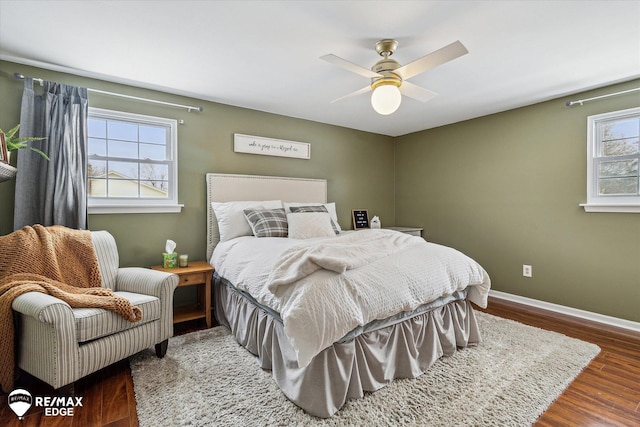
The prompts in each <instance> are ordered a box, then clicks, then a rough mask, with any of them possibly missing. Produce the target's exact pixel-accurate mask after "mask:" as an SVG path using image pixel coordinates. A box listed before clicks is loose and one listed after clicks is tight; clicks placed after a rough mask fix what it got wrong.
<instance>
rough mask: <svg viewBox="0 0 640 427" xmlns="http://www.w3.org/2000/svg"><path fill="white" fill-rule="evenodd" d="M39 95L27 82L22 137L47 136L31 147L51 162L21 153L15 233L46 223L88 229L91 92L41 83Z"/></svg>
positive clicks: (21, 151) (62, 85)
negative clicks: (41, 90) (25, 227)
mask: <svg viewBox="0 0 640 427" xmlns="http://www.w3.org/2000/svg"><path fill="white" fill-rule="evenodd" d="M43 89H44V93H42V94H36V93H35V91H34V89H33V80H32V79H30V78H25V80H24V91H23V94H22V109H21V110H20V136H21V137H27V136H36V137H41V136H42V137H45V139H44V140H42V141H35V142H33V143H31V144H32V145H33V146H34V147H36V148H40V149H41V150H42V151H44V152H45V153H46V154H47V155H48V156H49V159H50V160H49V161H47V160H46V159H45V158H43V157H42V156H41V155H40V154H38V153H36V152H34V151H31V150H20V152H19V154H18V163H17V167H18V174H17V176H16V200H15V210H14V220H13V228H14V230H18V229H20V228H22V227H24V226H25V225H34V224H42V225H45V226H48V225H64V226H66V227H69V228H76V229H86V228H87V155H86V150H87V148H86V147H87V115H88V112H89V101H88V98H87V89H86V88H79V87H75V86H69V85H65V84H61V83H54V82H47V81H45V82H44V84H43Z"/></svg>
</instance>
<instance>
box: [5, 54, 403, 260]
mask: <svg viewBox="0 0 640 427" xmlns="http://www.w3.org/2000/svg"><path fill="white" fill-rule="evenodd" d="M15 72H18V73H22V74H24V75H26V76H32V77H41V78H45V79H48V80H53V81H58V82H62V83H70V84H76V85H80V86H85V87H90V88H94V89H101V90H106V91H111V92H118V93H126V94H128V95H134V96H140V97H145V98H151V99H156V100H161V101H167V102H174V103H180V104H187V105H195V106H202V107H204V111H203V112H201V113H198V112H192V113H189V112H187V111H186V110H182V109H175V108H170V107H165V106H157V105H154V104H149V103H144V102H136V101H129V100H126V99H122V98H116V97H109V96H104V95H95V94H91V93H90V94H89V103H90V106H92V107H99V108H107V109H117V110H121V111H129V112H134V113H140V114H148V115H153V116H161V117H169V118H175V119H183V120H184V124H183V125H180V126H179V128H178V192H179V196H178V197H179V202H180V203H182V204H184V208H183V209H182V212H181V213H179V214H128V215H124V214H111V215H89V228H90V229H91V230H103V229H104V230H108V231H110V232H111V233H112V234H113V235H114V236H115V238H116V241H117V243H118V251H119V253H120V262H121V264H122V265H123V266H128V265H141V266H149V265H153V264H158V263H160V262H161V261H162V258H161V253H162V251H163V249H164V244H165V241H166V240H167V239H172V240H174V241H175V242H176V243H177V245H178V247H177V251H178V252H181V253H188V254H189V255H190V259H193V260H195V259H204V258H205V252H206V243H205V239H206V236H205V234H206V210H205V205H206V195H205V190H206V188H205V174H206V173H207V172H217V173H240V174H257V175H273V176H296V177H307V178H325V179H327V180H328V199H329V201H332V202H336V206H337V210H338V220H339V222H340V225H341V226H342V227H343V228H346V229H350V228H351V210H352V209H359V208H367V209H368V210H369V213H370V215H378V216H380V217H381V218H382V219H383V220H385V221H386V222H387V223H389V224H392V223H393V222H394V214H395V212H394V208H393V198H394V194H393V193H394V188H393V155H394V142H393V138H390V137H386V136H382V135H375V134H371V133H366V132H361V131H356V130H352V129H347V128H342V127H337V126H330V125H326V124H321V123H317V122H312V121H307V120H300V119H295V118H291V117H285V116H279V115H275V114H268V113H263V112H259V111H254V110H248V109H243V108H237V107H232V106H228V105H222V104H217V103H213V102H206V101H201V100H197V99H191V98H186V97H181V96H175V95H170V94H166V93H162V92H158V91H151V90H145V89H140V88H135V87H130V86H124V85H119V84H114V83H108V82H104V81H100V80H94V79H87V78H82V77H77V76H73V75H69V74H63V73H58V72H54V71H49V70H43V69H40V68H33V67H28V66H24V65H19V64H15V63H10V62H0V99H2V102H0V128H2V129H5V130H8V129H9V128H10V127H13V126H14V125H15V124H16V123H18V121H19V116H20V100H21V97H22V86H23V84H22V82H21V81H19V80H16V79H14V78H13V73H15ZM234 133H243V134H248V135H258V136H265V137H270V138H278V139H286V140H293V141H302V142H308V143H311V159H310V160H302V159H290V158H283V157H271V156H260V155H254V154H241V153H234V152H233V134H234ZM18 173H20V172H18ZM14 183H15V180H14V181H10V182H4V183H0V234H7V233H10V232H11V231H12V230H13V199H14V190H15V188H14V187H15V185H14Z"/></svg>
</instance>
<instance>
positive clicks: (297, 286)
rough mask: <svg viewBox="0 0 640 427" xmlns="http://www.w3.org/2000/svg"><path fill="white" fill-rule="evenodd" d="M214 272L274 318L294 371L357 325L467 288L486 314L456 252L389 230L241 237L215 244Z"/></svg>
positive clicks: (473, 265)
mask: <svg viewBox="0 0 640 427" xmlns="http://www.w3.org/2000/svg"><path fill="white" fill-rule="evenodd" d="M211 264H212V265H213V266H214V268H215V269H216V271H217V273H218V274H219V275H220V276H221V277H223V278H225V279H226V280H228V281H230V282H231V283H233V284H234V285H235V286H236V287H237V288H238V289H240V290H243V291H245V292H247V293H249V294H251V295H252V296H253V297H254V298H255V299H256V300H257V301H258V302H259V303H261V304H263V305H265V306H267V307H269V308H271V309H273V310H275V311H277V312H279V313H280V316H281V318H282V321H283V324H284V331H285V333H286V334H287V336H288V337H289V338H290V340H291V343H292V345H293V347H294V349H295V350H296V352H297V357H298V364H299V366H301V367H302V366H307V365H308V364H309V362H310V361H311V359H312V358H313V357H314V356H315V355H316V354H318V353H319V352H321V351H322V350H323V349H324V348H326V347H328V346H330V345H331V344H332V343H334V342H335V341H337V340H339V339H340V338H342V337H343V336H344V335H346V334H347V333H348V332H350V331H351V330H353V329H354V328H356V327H357V326H364V325H366V324H367V323H369V322H371V321H373V320H376V319H384V318H387V317H389V316H392V315H394V314H397V313H400V312H403V311H411V310H414V309H416V308H417V307H419V306H420V305H422V304H426V303H428V302H431V301H434V300H436V299H438V298H440V297H442V296H446V295H451V294H452V293H453V292H455V291H457V290H462V289H465V288H467V287H469V291H468V294H467V298H468V299H469V300H470V301H472V302H474V303H476V304H478V305H479V306H481V307H486V305H487V296H488V293H489V288H490V280H489V276H488V274H487V273H486V271H485V270H484V269H483V268H482V267H481V266H480V265H479V264H478V263H477V262H475V261H474V260H472V259H471V258H469V257H467V256H466V255H464V254H462V253H461V252H459V251H457V250H455V249H452V248H449V247H446V246H441V245H437V244H434V243H429V242H426V241H425V240H424V239H422V238H420V237H416V236H410V235H408V234H403V233H399V232H396V231H391V230H361V231H357V232H350V233H349V232H347V233H344V234H340V235H339V236H336V237H332V238H320V239H309V240H295V239H286V238H259V239H258V238H255V237H239V238H236V239H233V240H230V241H226V242H222V243H219V244H218V245H217V247H216V249H215V251H214V253H213V256H212V258H211Z"/></svg>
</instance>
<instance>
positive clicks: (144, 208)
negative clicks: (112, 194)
mask: <svg viewBox="0 0 640 427" xmlns="http://www.w3.org/2000/svg"><path fill="white" fill-rule="evenodd" d="M183 207H184V205H180V204H178V205H140V206H132V205H93V206H89V207H88V208H87V210H88V213H89V215H94V214H134V213H180V212H181V211H182V208H183Z"/></svg>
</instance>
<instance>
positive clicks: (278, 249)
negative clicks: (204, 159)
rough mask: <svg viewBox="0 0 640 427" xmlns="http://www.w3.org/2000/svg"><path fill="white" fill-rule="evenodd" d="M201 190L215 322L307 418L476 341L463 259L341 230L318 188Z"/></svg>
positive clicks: (291, 182) (277, 184)
mask: <svg viewBox="0 0 640 427" xmlns="http://www.w3.org/2000/svg"><path fill="white" fill-rule="evenodd" d="M206 182H207V259H208V260H210V263H211V265H212V266H213V267H214V268H215V269H216V272H215V274H214V280H213V295H214V310H215V316H216V319H217V321H218V322H219V323H220V324H222V325H226V326H228V327H229V328H230V330H231V332H232V334H233V335H234V336H235V338H236V340H237V341H238V343H239V344H241V345H242V346H244V347H245V348H246V349H247V350H248V351H249V352H251V353H252V354H254V355H255V356H256V357H257V361H258V363H259V364H260V366H261V367H262V368H263V369H265V370H270V371H271V372H272V377H273V379H274V381H275V382H276V384H277V385H278V387H279V388H280V389H281V390H282V392H283V393H284V395H285V396H286V397H287V398H288V399H289V400H291V401H292V402H294V403H295V404H296V405H298V406H299V407H301V408H302V409H304V410H305V411H306V412H308V413H310V414H311V415H314V416H317V417H321V418H327V417H331V416H332V415H333V414H335V413H336V412H337V411H338V410H340V408H341V407H342V406H343V405H344V404H345V403H346V402H347V400H349V399H357V398H362V397H363V396H364V394H365V393H366V392H373V391H376V390H378V389H380V388H382V387H384V386H385V385H386V384H388V383H389V382H391V381H392V380H393V379H395V378H415V377H417V376H419V375H420V374H421V373H423V372H424V371H426V370H427V369H429V367H430V366H431V365H433V363H435V361H436V360H438V359H439V358H440V357H442V356H450V355H452V354H453V353H454V352H455V351H456V350H457V349H458V348H462V347H468V346H473V345H476V344H478V343H479V342H480V341H481V335H480V331H479V329H478V325H477V323H476V319H475V315H474V311H473V307H472V305H471V303H472V302H473V303H475V304H478V305H479V306H481V307H486V303H487V295H488V291H489V287H490V279H489V277H488V275H487V273H486V271H485V270H484V269H483V268H482V267H481V266H480V265H479V264H477V263H476V262H475V261H473V260H472V259H471V258H468V257H466V256H465V255H464V254H461V253H460V252H458V251H456V250H454V249H452V248H447V247H444V246H440V245H436V244H433V243H428V242H426V241H425V240H424V239H422V238H420V237H416V236H410V235H407V234H403V233H400V232H397V231H392V230H361V231H344V230H341V228H340V224H339V222H338V220H337V216H336V215H335V204H332V203H327V181H326V180H321V179H305V178H287V177H268V176H254V175H233V174H207V175H206ZM319 206H321V207H322V208H319ZM245 211H246V212H245ZM282 212H284V218H285V219H284V220H283V219H282V218H283V217H282ZM239 213H241V214H240V215H239ZM244 213H246V216H245V215H243V214H244ZM251 215H256V216H257V218H258V219H257V220H255V219H254V217H253V216H251ZM265 215H266V216H265ZM268 215H273V217H270V216H268ZM234 221H236V222H234ZM283 221H284V222H285V223H286V224H288V229H285V230H284V231H283V230H280V228H282V226H283V224H282V223H283ZM287 221H288V222H287ZM264 224H268V225H267V226H266V229H267V234H264V233H265V231H264V230H265V229H264V228H261V225H262V226H264ZM247 226H248V227H249V229H248V231H247ZM242 227H244V229H241V228H242ZM284 227H285V228H286V227H287V225H284ZM310 230H311V231H310ZM329 230H330V231H331V232H330V231H329ZM336 231H338V234H336V233H335V232H336ZM268 233H271V234H268ZM287 233H288V234H287ZM256 236H261V237H256ZM292 236H293V237H297V239H292V238H291V237H292Z"/></svg>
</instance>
